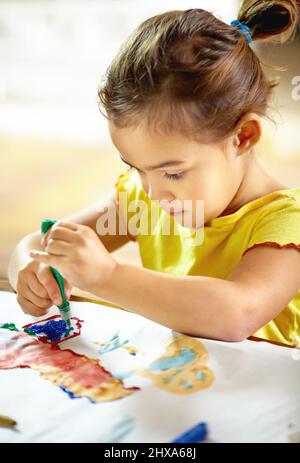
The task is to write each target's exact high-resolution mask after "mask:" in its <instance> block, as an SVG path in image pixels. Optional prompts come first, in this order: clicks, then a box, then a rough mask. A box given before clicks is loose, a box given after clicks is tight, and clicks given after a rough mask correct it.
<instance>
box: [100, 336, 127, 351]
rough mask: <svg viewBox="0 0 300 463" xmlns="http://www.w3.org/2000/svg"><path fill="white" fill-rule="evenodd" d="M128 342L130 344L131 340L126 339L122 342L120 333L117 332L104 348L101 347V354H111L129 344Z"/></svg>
mask: <svg viewBox="0 0 300 463" xmlns="http://www.w3.org/2000/svg"><path fill="white" fill-rule="evenodd" d="M128 342H129V339H125V341H120V337H119V331H117V332H116V333H115V334H114V335H113V336H112V337H111V339H110V340H109V341H108V342H107V343H105V344H104V345H103V346H102V347H100V349H99V354H106V353H107V352H111V351H113V350H116V349H119V348H120V347H122V346H124V344H127V343H128Z"/></svg>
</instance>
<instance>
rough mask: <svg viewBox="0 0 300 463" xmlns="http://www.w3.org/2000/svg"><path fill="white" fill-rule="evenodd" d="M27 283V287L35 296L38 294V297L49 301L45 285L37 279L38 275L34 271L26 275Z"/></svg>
mask: <svg viewBox="0 0 300 463" xmlns="http://www.w3.org/2000/svg"><path fill="white" fill-rule="evenodd" d="M27 284H28V286H29V288H30V289H31V291H32V292H33V293H34V294H35V295H36V296H39V297H41V298H43V299H45V300H48V301H50V302H51V299H50V297H49V294H48V292H47V289H46V288H45V286H43V285H42V284H41V282H40V281H39V279H38V277H37V276H36V274H35V273H31V274H29V275H28V280H27Z"/></svg>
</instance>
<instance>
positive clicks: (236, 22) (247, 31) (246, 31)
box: [230, 19, 253, 43]
mask: <svg viewBox="0 0 300 463" xmlns="http://www.w3.org/2000/svg"><path fill="white" fill-rule="evenodd" d="M230 25H231V26H237V27H239V28H240V29H241V31H242V32H243V33H244V34H246V37H247V41H248V43H251V42H252V41H253V40H252V37H251V31H250V28H249V27H248V26H247V25H246V24H244V23H242V22H241V21H239V20H238V19H235V20H234V21H231V23H230Z"/></svg>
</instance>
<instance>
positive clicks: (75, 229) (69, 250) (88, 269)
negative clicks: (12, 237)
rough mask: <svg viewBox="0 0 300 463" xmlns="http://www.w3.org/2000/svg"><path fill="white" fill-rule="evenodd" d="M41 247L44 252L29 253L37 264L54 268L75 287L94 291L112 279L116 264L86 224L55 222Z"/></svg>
mask: <svg viewBox="0 0 300 463" xmlns="http://www.w3.org/2000/svg"><path fill="white" fill-rule="evenodd" d="M42 244H43V245H44V246H45V252H40V251H30V256H31V257H32V258H33V259H35V260H36V261H37V262H40V263H44V264H47V265H50V266H51V267H54V268H55V269H57V270H58V271H59V273H60V274H61V275H62V276H63V277H64V278H65V279H66V280H68V281H69V282H70V283H71V284H72V285H73V286H76V287H77V288H80V289H82V290H84V291H89V292H93V290H94V289H95V288H101V286H103V285H105V283H106V282H107V281H109V279H110V278H111V276H112V274H113V272H114V270H115V267H116V266H117V262H116V261H115V259H113V257H111V255H110V253H109V252H108V251H107V250H106V248H105V247H104V246H103V244H102V243H101V241H100V239H99V237H98V236H97V235H96V233H95V232H94V231H93V230H92V229H91V228H90V227H87V226H86V225H81V224H77V223H71V222H62V221H59V222H56V223H55V224H54V225H53V227H51V229H50V230H49V231H48V232H47V234H46V235H45V237H44V239H43V240H42Z"/></svg>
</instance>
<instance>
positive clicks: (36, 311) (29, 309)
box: [17, 294, 48, 317]
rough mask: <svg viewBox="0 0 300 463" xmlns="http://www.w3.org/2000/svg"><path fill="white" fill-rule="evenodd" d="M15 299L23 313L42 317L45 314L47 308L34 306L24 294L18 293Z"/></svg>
mask: <svg viewBox="0 0 300 463" xmlns="http://www.w3.org/2000/svg"><path fill="white" fill-rule="evenodd" d="M17 301H18V303H19V304H20V306H21V308H22V310H23V312H24V313H26V314H29V315H33V316H34V317H42V316H43V315H46V314H47V312H48V311H47V310H45V309H42V308H40V307H36V306H35V305H34V304H33V303H32V302H31V301H30V300H28V299H26V298H25V297H24V296H22V295H20V294H18V295H17Z"/></svg>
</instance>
